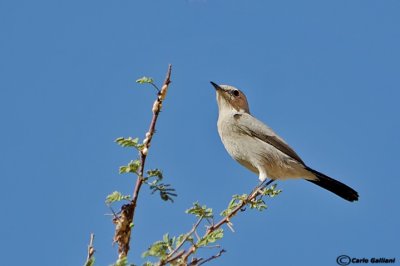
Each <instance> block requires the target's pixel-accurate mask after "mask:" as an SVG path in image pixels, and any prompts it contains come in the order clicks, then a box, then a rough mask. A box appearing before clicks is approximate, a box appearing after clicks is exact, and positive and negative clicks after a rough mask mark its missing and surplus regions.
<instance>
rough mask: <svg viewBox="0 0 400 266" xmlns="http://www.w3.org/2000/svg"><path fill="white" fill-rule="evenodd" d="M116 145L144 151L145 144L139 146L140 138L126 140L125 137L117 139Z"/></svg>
mask: <svg viewBox="0 0 400 266" xmlns="http://www.w3.org/2000/svg"><path fill="white" fill-rule="evenodd" d="M115 142H116V143H118V144H119V145H121V146H122V147H134V148H136V149H138V150H141V149H143V147H144V145H143V144H139V138H134V139H133V138H131V137H129V138H124V137H120V138H117V139H116V140H115Z"/></svg>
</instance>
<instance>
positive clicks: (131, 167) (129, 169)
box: [119, 160, 140, 174]
mask: <svg viewBox="0 0 400 266" xmlns="http://www.w3.org/2000/svg"><path fill="white" fill-rule="evenodd" d="M139 166H140V161H139V160H132V161H130V162H129V164H128V165H126V166H121V167H120V168H119V173H120V174H126V173H135V174H137V170H138V169H139Z"/></svg>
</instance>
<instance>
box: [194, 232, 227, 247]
mask: <svg viewBox="0 0 400 266" xmlns="http://www.w3.org/2000/svg"><path fill="white" fill-rule="evenodd" d="M223 237H224V230H223V229H222V228H219V229H217V230H215V231H213V232H211V233H210V234H208V235H207V236H205V237H203V238H201V239H200V240H199V242H197V243H196V245H197V246H198V247H204V246H207V245H208V244H211V243H214V242H215V241H217V240H219V239H221V238H223Z"/></svg>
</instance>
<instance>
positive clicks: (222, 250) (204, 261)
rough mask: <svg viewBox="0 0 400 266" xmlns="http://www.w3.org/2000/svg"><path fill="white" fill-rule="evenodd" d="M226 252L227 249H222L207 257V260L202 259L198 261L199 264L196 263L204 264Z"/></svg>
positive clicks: (198, 265)
mask: <svg viewBox="0 0 400 266" xmlns="http://www.w3.org/2000/svg"><path fill="white" fill-rule="evenodd" d="M225 252H226V250H225V249H221V250H220V251H219V252H218V253H217V254H215V255H213V256H211V257H209V258H208V259H205V260H203V261H201V262H200V263H198V264H196V265H197V266H200V265H202V264H204V263H206V262H209V261H210V260H214V259H216V258H218V257H221V255H222V253H225Z"/></svg>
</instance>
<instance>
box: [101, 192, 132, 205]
mask: <svg viewBox="0 0 400 266" xmlns="http://www.w3.org/2000/svg"><path fill="white" fill-rule="evenodd" d="M130 198H131V196H130V195H122V194H121V193H120V192H118V191H114V192H113V193H111V194H110V195H108V196H107V198H106V204H107V205H110V204H111V203H113V202H116V201H121V200H130Z"/></svg>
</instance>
